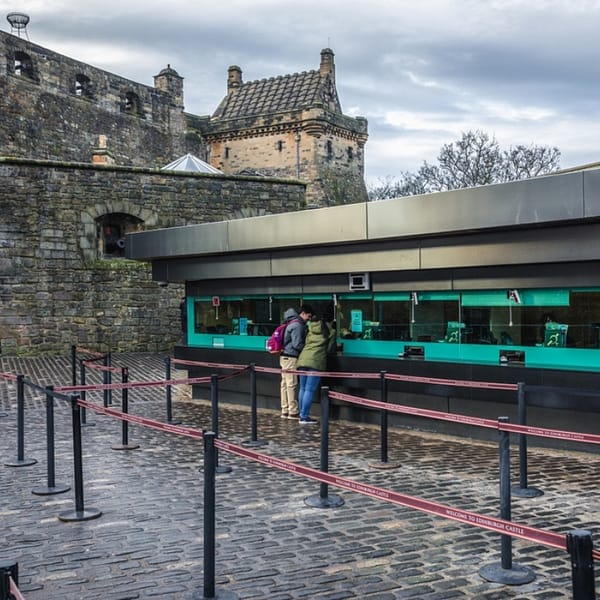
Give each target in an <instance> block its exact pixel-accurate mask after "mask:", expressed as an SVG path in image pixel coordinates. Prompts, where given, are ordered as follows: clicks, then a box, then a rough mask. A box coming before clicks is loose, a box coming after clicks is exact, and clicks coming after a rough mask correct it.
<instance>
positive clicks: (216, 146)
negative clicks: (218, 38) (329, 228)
mask: <svg viewBox="0 0 600 600" xmlns="http://www.w3.org/2000/svg"><path fill="white" fill-rule="evenodd" d="M204 133H205V135H206V139H207V140H208V143H209V147H210V156H211V163H212V165H213V166H214V167H217V168H218V169H220V170H221V171H223V172H224V173H227V174H231V175H237V174H261V175H267V176H273V177H284V178H295V179H300V180H302V181H306V182H307V183H308V185H307V202H308V204H309V205H313V206H328V205H333V204H349V203H354V202H363V201H366V199H367V192H366V187H365V182H364V145H365V143H366V141H367V137H368V133H367V120H366V119H364V118H362V117H357V118H354V117H349V116H346V115H344V114H343V113H342V109H341V105H340V101H339V98H338V93H337V89H336V83H335V62H334V53H333V51H332V50H331V49H329V48H325V49H324V50H322V51H321V62H320V65H319V69H318V70H312V71H303V72H302V73H294V74H291V75H282V76H279V77H272V78H270V79H261V80H257V81H249V82H244V81H243V79H242V70H241V68H240V67H238V66H237V65H232V66H231V67H229V69H228V71H227V95H226V96H225V98H223V100H222V101H221V103H220V104H219V106H218V108H217V110H216V111H215V112H214V114H213V115H212V116H211V118H210V119H209V121H208V123H207V124H206V129H205V130H204Z"/></svg>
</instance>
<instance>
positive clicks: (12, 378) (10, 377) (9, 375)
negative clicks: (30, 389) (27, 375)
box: [0, 373, 17, 381]
mask: <svg viewBox="0 0 600 600" xmlns="http://www.w3.org/2000/svg"><path fill="white" fill-rule="evenodd" d="M0 377H3V378H4V379H8V380H9V381H16V380H17V376H16V375H13V374H12V373H0Z"/></svg>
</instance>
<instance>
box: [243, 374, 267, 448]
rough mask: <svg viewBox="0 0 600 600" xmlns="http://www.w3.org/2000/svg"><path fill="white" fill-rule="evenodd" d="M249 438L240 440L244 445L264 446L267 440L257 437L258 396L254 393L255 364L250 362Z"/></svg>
mask: <svg viewBox="0 0 600 600" xmlns="http://www.w3.org/2000/svg"><path fill="white" fill-rule="evenodd" d="M249 368H250V428H251V434H250V439H249V440H246V441H245V442H242V444H243V445H244V446H252V447H258V446H266V445H267V444H268V443H269V442H267V441H266V440H259V439H258V398H257V394H256V365H255V364H254V363H250V367H249Z"/></svg>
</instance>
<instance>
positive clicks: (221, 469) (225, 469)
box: [215, 465, 233, 473]
mask: <svg viewBox="0 0 600 600" xmlns="http://www.w3.org/2000/svg"><path fill="white" fill-rule="evenodd" d="M231 471H233V469H232V468H231V467H226V466H221V465H219V466H218V467H215V473H231Z"/></svg>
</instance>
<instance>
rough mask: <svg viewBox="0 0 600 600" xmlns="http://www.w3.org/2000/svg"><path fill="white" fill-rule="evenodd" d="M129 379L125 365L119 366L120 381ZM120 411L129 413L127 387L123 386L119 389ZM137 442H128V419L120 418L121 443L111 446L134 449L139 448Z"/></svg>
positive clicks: (118, 448) (117, 448) (123, 381)
mask: <svg viewBox="0 0 600 600" xmlns="http://www.w3.org/2000/svg"><path fill="white" fill-rule="evenodd" d="M128 381H129V369H128V368H127V367H121V382H122V383H127V382H128ZM121 412H123V413H125V414H126V415H127V414H129V389H128V388H126V387H124V388H123V389H122V390H121ZM139 447H140V445H139V444H130V443H129V421H127V420H126V419H121V443H120V444H115V445H113V446H111V448H112V449H113V450H135V449H136V448H139Z"/></svg>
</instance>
